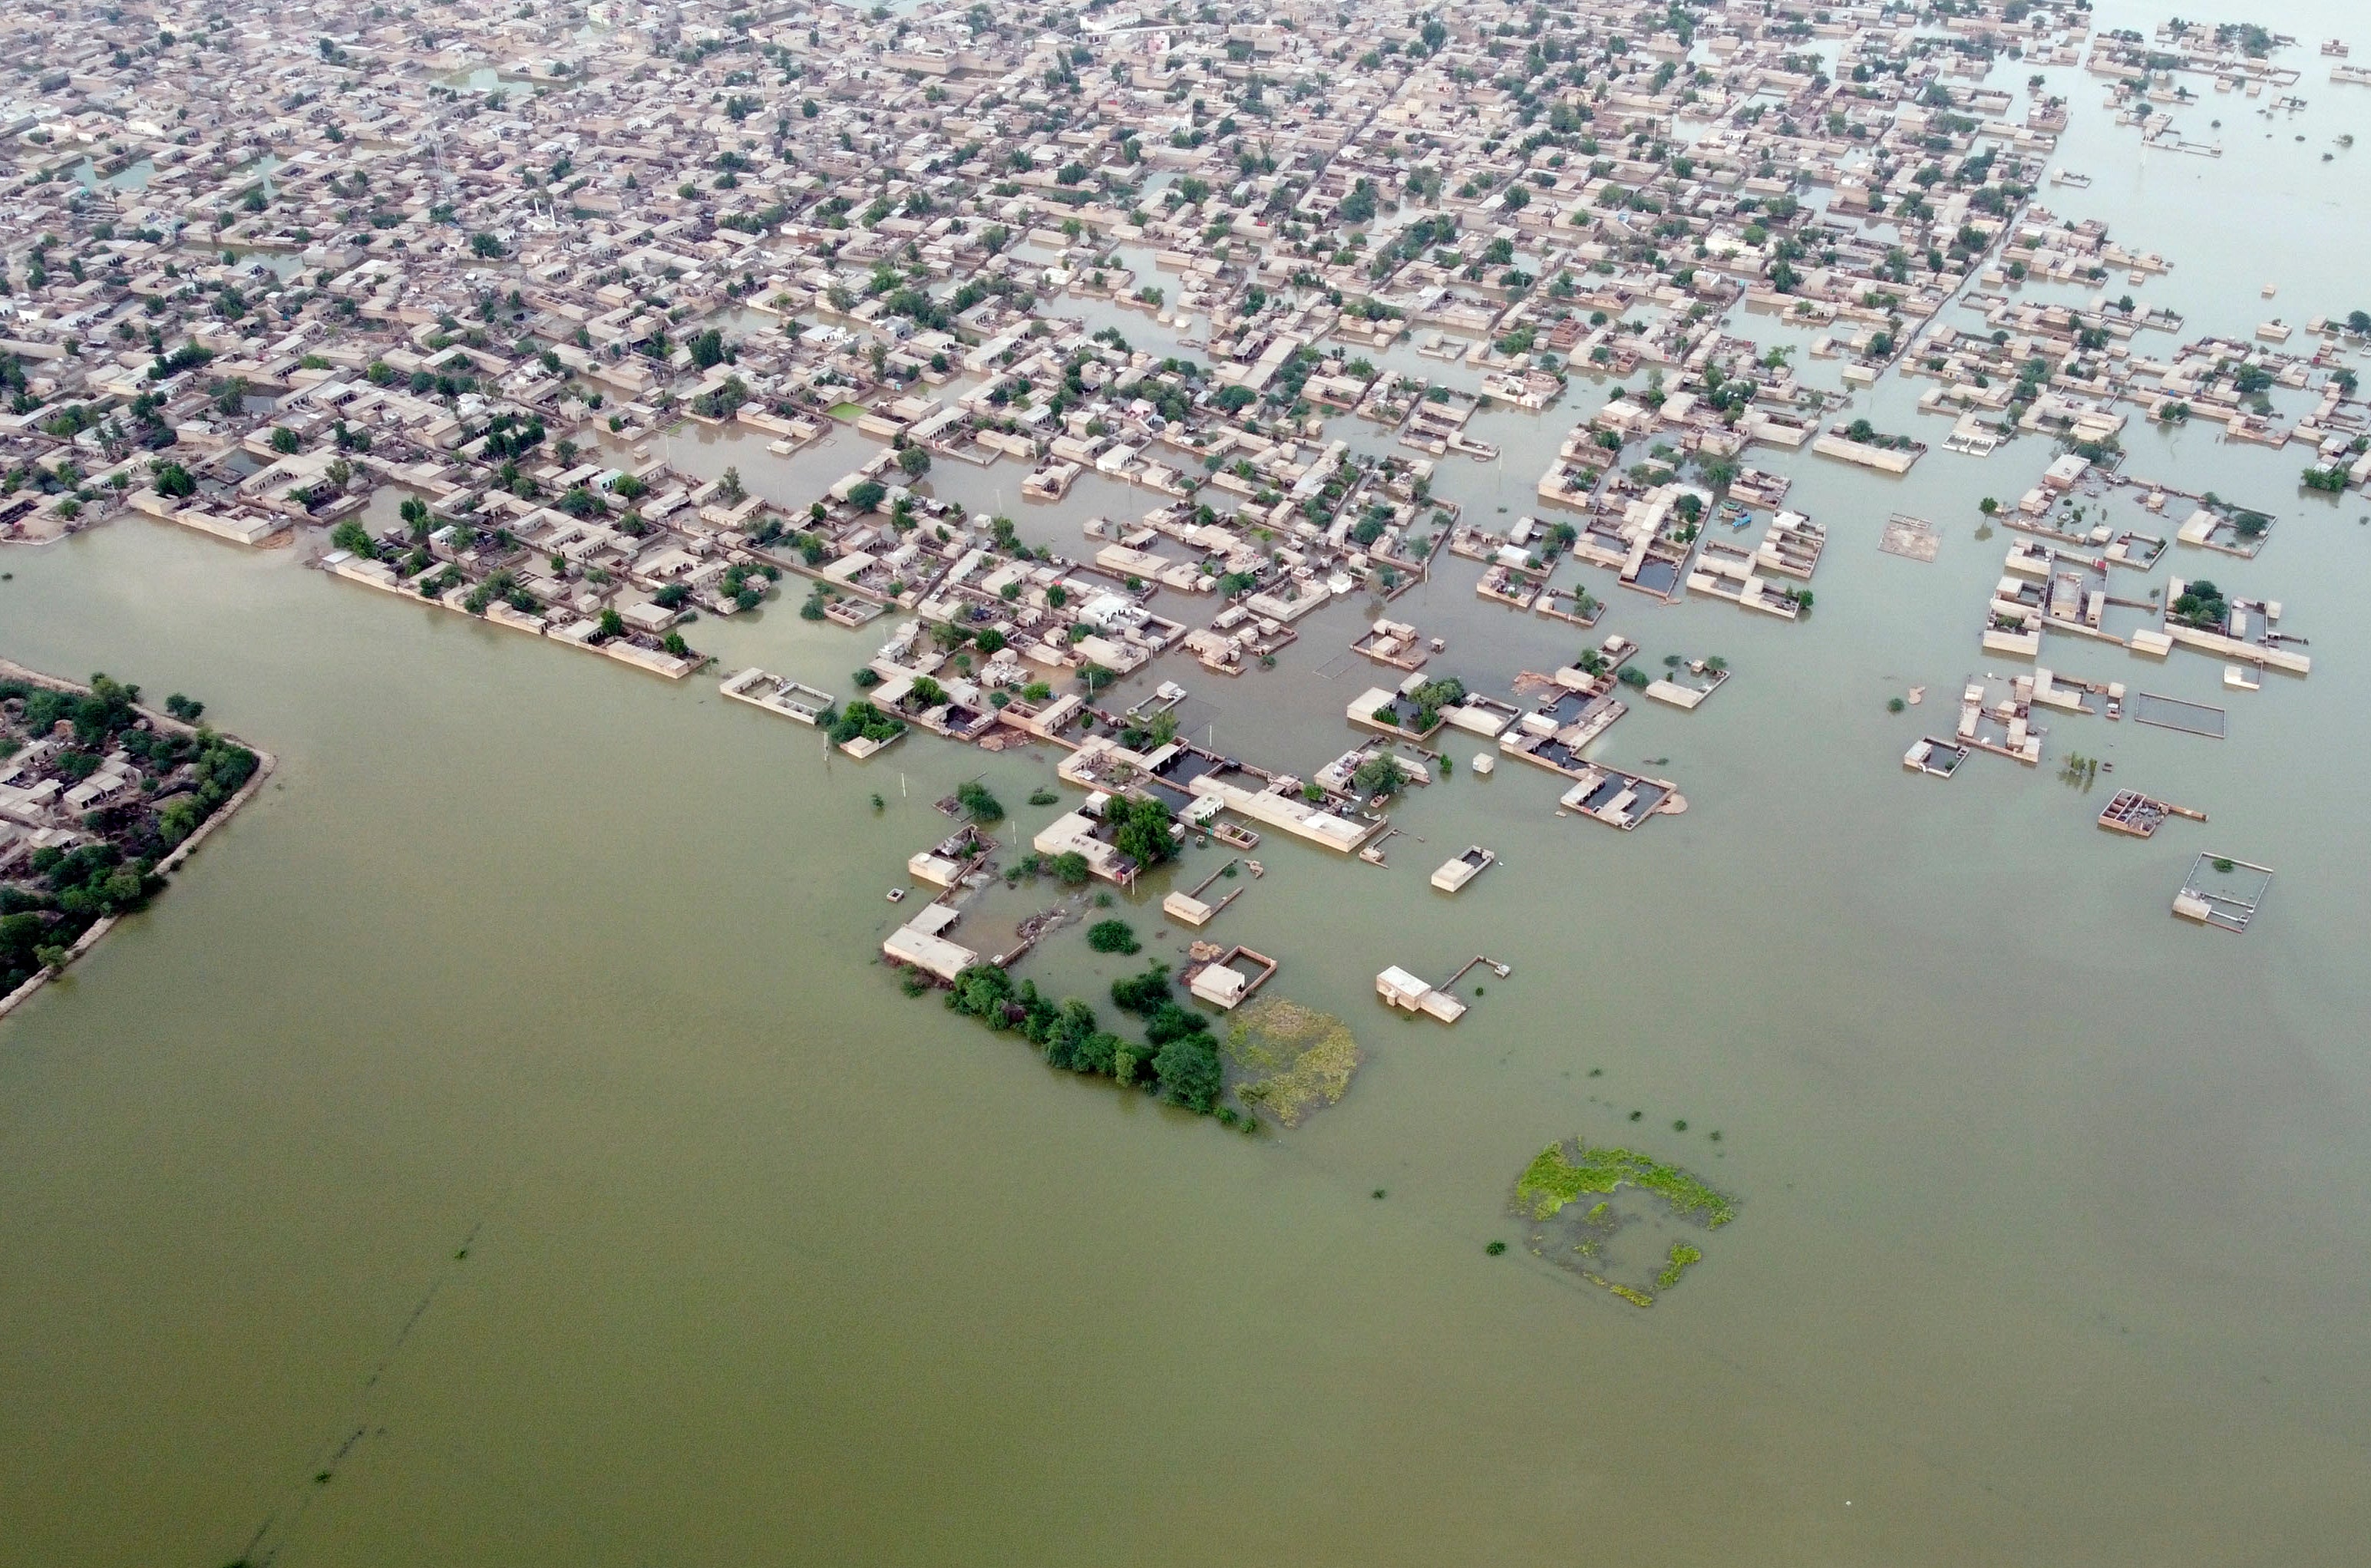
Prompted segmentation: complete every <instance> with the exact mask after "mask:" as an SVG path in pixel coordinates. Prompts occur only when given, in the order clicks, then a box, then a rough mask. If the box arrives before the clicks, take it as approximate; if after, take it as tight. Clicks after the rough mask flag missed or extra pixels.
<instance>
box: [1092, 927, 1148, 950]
mask: <svg viewBox="0 0 2371 1568" xmlns="http://www.w3.org/2000/svg"><path fill="white" fill-rule="evenodd" d="M1087 945H1088V946H1089V947H1091V948H1093V949H1094V950H1095V951H1097V952H1118V953H1129V952H1138V951H1142V949H1143V947H1144V944H1143V943H1142V942H1140V941H1139V940H1137V939H1136V928H1134V927H1132V926H1130V925H1129V924H1128V922H1127V921H1125V920H1098V921H1096V922H1095V923H1094V924H1093V925H1092V926H1090V927H1088V928H1087Z"/></svg>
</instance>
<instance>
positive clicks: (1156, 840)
mask: <svg viewBox="0 0 2371 1568" xmlns="http://www.w3.org/2000/svg"><path fill="white" fill-rule="evenodd" d="M1105 816H1106V817H1107V818H1108V819H1109V820H1110V821H1111V824H1112V826H1113V833H1112V845H1113V847H1115V848H1116V849H1118V851H1119V852H1120V853H1121V854H1123V855H1125V856H1127V857H1128V859H1131V860H1134V861H1135V862H1136V863H1137V866H1138V868H1139V870H1150V869H1151V868H1152V867H1154V866H1157V865H1160V864H1161V863H1162V861H1164V860H1167V859H1169V858H1170V857H1171V856H1173V855H1174V854H1175V853H1176V852H1177V845H1176V841H1175V840H1174V838H1172V837H1171V836H1170V828H1171V825H1172V824H1174V821H1175V820H1176V819H1175V818H1174V816H1173V815H1172V814H1171V813H1170V810H1169V807H1168V804H1167V803H1166V802H1165V801H1157V800H1150V799H1147V800H1141V801H1135V800H1115V801H1112V802H1111V803H1110V804H1109V805H1108V806H1106V807H1105Z"/></svg>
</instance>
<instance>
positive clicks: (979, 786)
mask: <svg viewBox="0 0 2371 1568" xmlns="http://www.w3.org/2000/svg"><path fill="white" fill-rule="evenodd" d="M955 801H956V803H957V804H958V805H960V806H962V807H963V809H964V810H965V812H966V813H968V814H969V815H970V817H971V820H972V821H974V822H977V823H991V822H1002V821H1003V820H1004V802H1003V801H1000V800H998V799H997V798H996V796H995V795H994V794H993V793H991V792H990V791H989V788H988V786H987V785H985V784H983V783H981V782H980V781H979V780H978V779H977V778H966V779H965V780H964V781H963V782H962V783H960V784H958V785H956V786H955Z"/></svg>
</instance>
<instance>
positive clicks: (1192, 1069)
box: [1152, 1013, 1226, 1116]
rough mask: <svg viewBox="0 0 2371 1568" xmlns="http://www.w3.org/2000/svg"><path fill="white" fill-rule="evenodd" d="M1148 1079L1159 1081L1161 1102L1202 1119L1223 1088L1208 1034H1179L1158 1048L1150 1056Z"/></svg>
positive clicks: (1222, 1074) (1223, 1078)
mask: <svg viewBox="0 0 2371 1568" xmlns="http://www.w3.org/2000/svg"><path fill="white" fill-rule="evenodd" d="M1187 1016H1189V1017H1194V1018H1199V1017H1200V1016H1201V1015H1200V1014H1199V1013H1194V1014H1189V1015H1187ZM1152 1076H1153V1077H1154V1078H1158V1079H1160V1080H1161V1098H1162V1099H1163V1100H1166V1101H1169V1102H1170V1103H1171V1104H1172V1105H1182V1106H1184V1107H1185V1109H1186V1110H1188V1111H1192V1112H1196V1113H1199V1114H1201V1115H1205V1116H1207V1115H1209V1113H1211V1112H1212V1111H1214V1110H1216V1109H1217V1108H1218V1104H1219V1094H1220V1090H1223V1089H1224V1088H1225V1087H1226V1072H1225V1069H1224V1068H1223V1067H1221V1066H1220V1063H1219V1051H1218V1047H1217V1046H1215V1045H1213V1044H1212V1043H1210V1037H1209V1033H1208V1032H1196V1033H1191V1034H1181V1035H1179V1036H1178V1037H1177V1038H1175V1039H1174V1040H1171V1041H1169V1042H1168V1043H1166V1044H1164V1045H1162V1047H1161V1049H1160V1050H1159V1051H1158V1052H1156V1053H1154V1055H1153V1058H1152Z"/></svg>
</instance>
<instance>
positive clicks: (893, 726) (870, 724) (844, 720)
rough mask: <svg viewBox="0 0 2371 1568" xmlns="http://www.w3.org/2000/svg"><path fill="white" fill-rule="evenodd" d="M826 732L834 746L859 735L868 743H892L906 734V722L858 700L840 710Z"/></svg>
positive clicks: (847, 741)
mask: <svg viewBox="0 0 2371 1568" xmlns="http://www.w3.org/2000/svg"><path fill="white" fill-rule="evenodd" d="M905 732H906V721H904V720H903V719H899V718H896V717H894V716H893V715H891V714H888V713H885V712H883V711H882V710H881V709H879V708H877V707H875V706H874V705H873V704H872V703H870V702H866V701H864V700H862V698H860V699H858V700H857V701H854V702H851V703H850V704H849V705H848V706H847V707H846V708H845V709H841V711H840V713H839V717H838V718H837V719H834V720H833V721H832V723H831V727H830V729H829V731H828V733H829V734H830V736H831V742H832V744H834V745H845V744H847V743H849V742H850V741H852V740H854V739H856V738H857V737H858V736H859V735H862V736H863V737H864V738H865V739H866V740H868V741H893V740H896V738H897V737H898V736H899V735H902V734H904V733H905Z"/></svg>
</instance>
